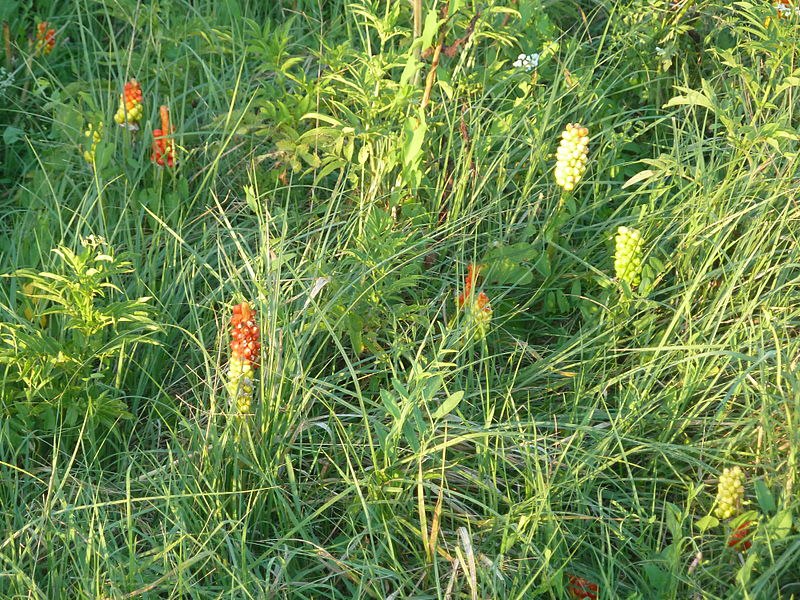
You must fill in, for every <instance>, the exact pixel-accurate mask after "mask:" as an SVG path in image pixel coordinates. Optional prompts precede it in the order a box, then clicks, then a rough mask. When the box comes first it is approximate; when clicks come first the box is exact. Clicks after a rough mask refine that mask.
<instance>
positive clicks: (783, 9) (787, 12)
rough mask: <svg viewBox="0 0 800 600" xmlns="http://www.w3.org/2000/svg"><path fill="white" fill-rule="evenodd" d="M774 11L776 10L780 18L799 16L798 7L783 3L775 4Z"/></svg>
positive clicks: (799, 7)
mask: <svg viewBox="0 0 800 600" xmlns="http://www.w3.org/2000/svg"><path fill="white" fill-rule="evenodd" d="M775 10H777V11H778V14H779V15H780V16H782V17H792V16H795V17H796V16H798V15H800V6H791V5H789V4H784V3H783V2H776V3H775Z"/></svg>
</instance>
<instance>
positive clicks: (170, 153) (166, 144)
mask: <svg viewBox="0 0 800 600" xmlns="http://www.w3.org/2000/svg"><path fill="white" fill-rule="evenodd" d="M158 112H159V116H160V117H161V127H160V128H157V129H154V130H153V152H152V154H151V155H150V160H152V161H153V162H154V163H156V164H157V165H158V166H159V167H163V166H165V165H166V166H167V167H174V166H175V144H174V142H173V141H172V137H171V134H172V132H173V127H172V125H171V124H170V121H169V108H167V107H166V106H164V105H162V106H161V108H160V109H159V111H158Z"/></svg>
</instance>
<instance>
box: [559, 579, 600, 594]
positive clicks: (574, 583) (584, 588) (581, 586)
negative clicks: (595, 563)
mask: <svg viewBox="0 0 800 600" xmlns="http://www.w3.org/2000/svg"><path fill="white" fill-rule="evenodd" d="M567 591H568V592H569V595H570V597H571V598H575V599H576V600H584V599H585V600H597V594H598V592H599V588H598V586H597V584H596V583H592V582H591V581H589V580H588V579H584V578H583V577H578V576H577V575H570V576H569V585H568V586H567Z"/></svg>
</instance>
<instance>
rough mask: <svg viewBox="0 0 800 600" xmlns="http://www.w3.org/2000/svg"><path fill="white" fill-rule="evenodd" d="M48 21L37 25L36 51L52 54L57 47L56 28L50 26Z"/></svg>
mask: <svg viewBox="0 0 800 600" xmlns="http://www.w3.org/2000/svg"><path fill="white" fill-rule="evenodd" d="M48 25H49V23H48V22H47V21H42V22H41V23H39V24H38V25H37V26H36V52H41V53H42V54H50V53H51V52H52V51H53V48H55V47H56V30H55V29H52V28H49V27H48Z"/></svg>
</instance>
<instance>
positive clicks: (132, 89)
mask: <svg viewBox="0 0 800 600" xmlns="http://www.w3.org/2000/svg"><path fill="white" fill-rule="evenodd" d="M142 97H143V96H142V86H141V85H139V82H138V81H136V80H135V79H131V80H130V81H129V82H127V83H126V84H125V87H124V89H123V92H122V95H121V96H120V97H119V108H118V109H117V112H116V114H115V115H114V121H116V122H117V124H118V125H120V126H122V127H127V128H128V129H131V130H137V129H139V121H141V120H142V115H143V114H144V108H143V107H142Z"/></svg>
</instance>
